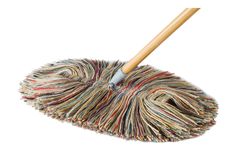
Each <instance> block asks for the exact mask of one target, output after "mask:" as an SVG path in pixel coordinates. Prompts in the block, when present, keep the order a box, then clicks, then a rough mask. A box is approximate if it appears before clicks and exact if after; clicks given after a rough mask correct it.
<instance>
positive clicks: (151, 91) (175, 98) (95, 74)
mask: <svg viewBox="0 0 235 156" xmlns="http://www.w3.org/2000/svg"><path fill="white" fill-rule="evenodd" d="M123 64H124V63H122V62H118V61H117V62H111V63H110V62H106V61H98V60H88V59H81V60H72V59H69V60H64V61H59V62H56V63H52V64H48V65H46V66H43V67H42V68H40V69H38V70H35V71H34V72H32V73H31V74H30V75H28V76H27V78H26V79H25V80H24V81H23V82H22V83H21V89H20V91H21V93H22V94H23V99H25V101H27V102H28V103H30V104H31V105H32V106H34V107H35V108H36V109H39V110H40V111H42V112H44V113H46V114H47V115H49V116H51V117H53V118H57V119H60V120H66V121H68V122H72V123H73V124H74V125H78V126H82V127H86V128H89V129H93V130H96V131H98V132H105V133H108V134H111V135H116V136H119V137H124V138H127V139H137V140H142V141H156V142H163V141H178V140H182V139H188V138H192V137H196V136H198V135H201V134H203V133H204V132H205V130H207V129H208V128H209V127H210V126H212V125H214V124H215V121H214V118H215V117H216V115H217V109H218V106H217V104H216V102H215V101H214V100H213V99H212V98H211V97H209V96H208V95H206V94H205V93H204V92H203V91H201V90H200V89H198V88H196V87H195V86H193V85H191V84H190V83H188V82H186V81H184V80H182V79H181V78H179V77H177V76H175V75H173V74H171V73H169V72H165V71H160V70H157V69H154V68H153V67H150V66H140V67H137V68H136V69H135V70H134V71H132V72H131V73H130V74H128V76H127V77H126V78H125V79H124V80H123V81H122V82H120V83H119V84H118V86H117V88H116V90H112V89H111V88H109V87H108V82H109V80H110V79H111V78H112V76H113V75H114V73H115V72H116V71H117V70H118V69H119V68H120V67H122V65H123Z"/></svg>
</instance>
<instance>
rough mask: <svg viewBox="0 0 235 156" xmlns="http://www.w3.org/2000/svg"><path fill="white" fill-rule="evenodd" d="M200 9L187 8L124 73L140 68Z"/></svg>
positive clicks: (131, 61) (149, 44) (144, 49)
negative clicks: (139, 66)
mask: <svg viewBox="0 0 235 156" xmlns="http://www.w3.org/2000/svg"><path fill="white" fill-rule="evenodd" d="M198 10H199V8H186V9H185V10H184V11H183V12H182V13H181V14H179V15H178V16H177V17H176V18H175V19H174V20H173V21H172V22H171V23H170V24H169V25H168V26H166V27H165V28H164V29H163V30H162V31H161V32H160V33H159V34H158V35H157V36H156V37H155V38H153V40H152V41H150V42H149V43H148V44H147V45H146V46H145V47H144V48H143V49H142V50H141V51H140V52H139V53H138V54H137V55H136V56H135V57H134V58H132V59H131V60H130V61H129V62H127V63H126V64H125V65H124V66H123V67H122V71H123V72H124V73H125V74H128V73H129V72H130V71H132V70H133V69H134V68H135V67H137V66H138V64H140V63H141V62H142V61H143V60H144V59H145V58H146V57H147V56H148V55H149V54H150V53H151V52H153V50H154V49H156V48H157V47H158V46H159V45H160V44H161V43H162V42H163V41H165V40H166V39H167V38H168V37H169V36H170V35H171V34H172V33H173V32H174V31H175V30H177V29H178V28H179V27H180V26H181V25H182V24H184V22H186V21H187V20H188V19H189V18H190V17H191V16H192V15H193V14H194V13H195V12H197V11H198Z"/></svg>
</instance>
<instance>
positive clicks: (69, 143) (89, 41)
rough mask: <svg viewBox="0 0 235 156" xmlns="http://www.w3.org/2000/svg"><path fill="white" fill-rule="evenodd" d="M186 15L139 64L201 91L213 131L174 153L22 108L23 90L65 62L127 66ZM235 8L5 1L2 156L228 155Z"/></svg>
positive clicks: (173, 148)
mask: <svg viewBox="0 0 235 156" xmlns="http://www.w3.org/2000/svg"><path fill="white" fill-rule="evenodd" d="M185 7H201V8H202V9H201V10H200V11H199V12H197V13H196V14H195V15H194V16H193V17H192V18H191V19H190V20H189V21H187V22H186V23H185V24H184V25H183V26H182V27H181V28H180V29H179V30H177V31H176V32H175V33H174V34H173V35H172V36H171V37H170V38H169V39H168V40H167V41H165V42H164V43H163V44H162V45H161V46H160V47H159V48H158V49H157V50H156V51H155V52H154V53H152V54H151V55H150V56H149V57H148V58H147V59H146V60H145V61H144V62H142V64H150V65H152V66H154V67H156V68H159V69H162V70H168V71H170V72H173V73H175V74H176V75H179V76H181V77H183V78H184V79H186V80H187V81H189V82H192V83H193V84H195V85H196V86H199V87H200V88H201V89H203V90H204V91H205V92H206V93H208V94H209V95H211V96H213V97H214V98H215V99H216V100H217V102H218V104H219V115H218V117H217V118H216V121H217V124H216V125H215V126H214V127H212V128H211V129H210V130H209V131H207V132H206V133H205V134H204V135H203V136H200V137H198V138H195V139H190V140H186V141H181V142H176V143H145V142H140V141H126V140H123V139H120V138H117V137H111V136H108V135H103V134H98V133H96V132H94V131H90V130H85V129H82V128H78V127H74V126H72V125H70V124H68V123H62V122H59V121H57V120H53V119H51V118H48V117H47V116H45V115H43V114H41V113H40V112H38V111H36V110H34V109H33V108H31V107H30V106H28V105H26V103H24V102H23V101H22V100H21V98H20V94H19V93H18V89H19V83H20V82H21V81H22V80H23V79H24V77H25V76H26V75H27V74H28V73H30V72H31V71H32V70H33V69H35V68H39V67H40V66H41V65H44V64H46V63H49V62H54V61H57V60H62V59H68V58H90V59H104V60H110V61H111V60H121V61H128V60H129V59H130V58H131V57H132V56H134V55H135V54H136V53H137V52H138V51H139V50H140V49H141V48H142V47H143V46H144V45H145V44H146V43H148V42H149V41H150V40H151V39H152V38H153V37H154V36H155V35H156V34H157V33H158V32H159V31H161V29H162V28H163V27H164V26H166V25H167V24H168V23H169V22H170V21H171V20H172V19H173V18H174V17H175V16H176V15H178V13H180V12H181V11H182V10H183V9H184V8H185ZM234 21H235V9H234V7H233V4H232V1H222V0H221V1H214V0H213V1H212V0H211V1H206V2H203V1H186V0H185V1H166V0H162V1H156V0H154V1H148V0H141V1H137V0H135V1H130V0H129V1H128V0H124V1H122V0H118V1H111V0H107V1H104V0H93V1H90V0H86V1H75V0H74V1H69V0H68V1H65V0H64V1H62V0H40V1H36V0H28V1H27V0H20V1H19V0H18V1H17V0H16V1H12V0H1V1H0V74H1V75H0V97H1V99H0V155H1V156H5V155H6V156H7V155H24V156H28V155H35V156H39V155H40V156H42V155H51V156H52V155H56V156H60V155H118V156H124V155H133V156H136V155H151V156H153V155H159V156H167V155H181V156H184V155H187V156H188V155H191V156H194V155H234V154H235V152H234V149H232V148H234V139H235V137H234V131H235V126H234V116H235V102H234V99H233V97H234V87H235V85H234V78H235V77H234V66H235V63H234V58H235V57H234V52H235V48H234V38H235V37H234V36H235V31H234V28H235V24H234Z"/></svg>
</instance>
